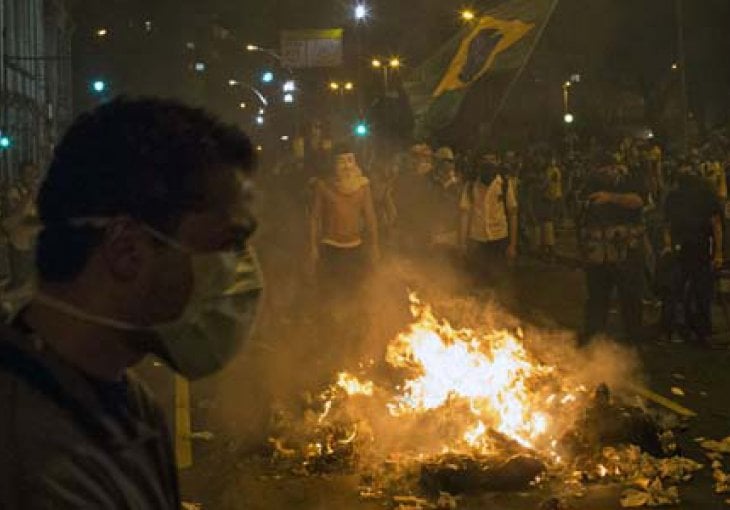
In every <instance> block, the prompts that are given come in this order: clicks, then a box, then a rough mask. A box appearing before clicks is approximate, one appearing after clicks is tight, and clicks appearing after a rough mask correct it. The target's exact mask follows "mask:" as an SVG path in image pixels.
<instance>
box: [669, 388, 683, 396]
mask: <svg viewBox="0 0 730 510" xmlns="http://www.w3.org/2000/svg"><path fill="white" fill-rule="evenodd" d="M671 392H672V395H676V396H678V397H684V395H685V393H684V390H683V389H682V388H680V387H679V386H672V389H671Z"/></svg>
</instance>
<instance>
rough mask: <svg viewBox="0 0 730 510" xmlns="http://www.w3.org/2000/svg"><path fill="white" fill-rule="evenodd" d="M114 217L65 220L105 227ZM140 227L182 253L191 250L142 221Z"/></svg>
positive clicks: (74, 223)
mask: <svg viewBox="0 0 730 510" xmlns="http://www.w3.org/2000/svg"><path fill="white" fill-rule="evenodd" d="M115 219H116V218H109V217H102V216H85V217H80V218H71V219H69V220H66V221H67V222H68V224H69V225H71V226H72V227H93V228H105V227H108V226H109V225H111V223H112V222H113V221H114V220H115ZM142 228H144V230H145V232H147V233H148V234H150V235H151V236H152V237H154V238H155V239H157V240H158V241H160V242H162V243H164V244H166V245H168V246H170V247H172V248H175V249H176V250H180V251H182V252H184V253H190V252H191V250H190V249H188V248H187V247H185V246H184V245H182V244H180V243H179V242H178V241H177V240H175V239H173V238H172V237H169V236H167V235H165V234H163V233H162V232H160V231H159V230H155V229H154V228H152V227H150V226H149V225H147V224H146V223H142Z"/></svg>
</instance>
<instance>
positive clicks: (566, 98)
mask: <svg viewBox="0 0 730 510" xmlns="http://www.w3.org/2000/svg"><path fill="white" fill-rule="evenodd" d="M570 87H572V83H571V82H570V81H566V82H565V83H563V115H568V112H569V111H570Z"/></svg>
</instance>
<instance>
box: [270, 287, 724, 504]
mask: <svg viewBox="0 0 730 510" xmlns="http://www.w3.org/2000/svg"><path fill="white" fill-rule="evenodd" d="M411 311H412V313H413V316H414V319H415V320H414V322H413V323H412V324H411V325H410V327H409V328H408V329H407V331H405V332H403V333H401V334H400V335H398V336H397V337H396V338H395V339H394V340H393V341H392V342H391V343H390V344H389V345H388V346H387V349H386V354H385V359H384V363H381V364H376V363H374V362H371V363H369V364H367V365H363V366H361V367H360V371H359V372H358V374H352V373H348V372H341V373H339V374H338V375H337V379H336V381H335V382H334V384H332V385H331V386H330V387H328V388H327V389H326V390H325V391H323V392H322V393H320V394H319V395H316V396H311V395H310V396H309V397H308V399H307V402H306V405H305V409H304V411H303V413H302V414H303V418H301V419H297V418H296V417H292V416H289V417H287V416H284V415H281V416H279V420H278V421H277V422H276V423H275V424H274V435H273V437H272V438H271V439H270V442H271V446H272V452H273V459H274V462H275V464H276V466H277V468H278V469H288V470H291V472H294V473H296V474H301V475H313V474H326V473H343V472H351V473H358V474H360V477H361V486H360V495H361V497H362V498H363V499H383V500H386V501H389V502H391V503H392V504H393V506H395V507H397V508H401V509H403V510H405V509H415V508H446V509H450V508H456V507H457V501H458V500H457V497H460V496H463V495H470V494H478V493H480V492H491V491H521V490H529V489H531V488H533V487H537V486H549V487H550V489H551V493H554V494H560V495H561V497H565V498H566V499H570V498H576V497H581V496H583V495H584V494H585V487H586V485H587V484H591V483H622V484H625V485H627V486H628V489H627V490H626V492H625V493H624V495H623V497H622V504H623V505H624V506H627V507H632V506H659V505H663V504H676V503H677V502H678V501H679V491H678V489H677V485H678V484H679V483H681V482H686V481H688V480H689V479H690V478H691V476H692V473H693V472H695V471H697V470H698V469H700V468H701V466H700V465H699V464H697V463H695V462H693V461H691V460H688V459H684V458H682V457H679V456H677V452H676V443H675V441H674V437H673V435H672V432H671V431H663V430H660V428H659V427H658V425H657V424H656V422H655V421H654V420H653V419H651V418H650V417H649V415H648V414H647V413H646V412H645V411H644V410H643V409H639V408H637V407H631V406H626V405H622V403H621V402H619V401H618V400H617V399H616V398H615V397H614V396H613V395H612V394H611V391H610V389H609V388H608V387H607V386H606V385H598V386H596V387H591V388H589V387H588V385H587V384H586V383H585V382H584V381H581V380H580V377H579V376H578V375H577V374H574V373H570V372H569V371H567V370H565V368H563V367H558V366H556V365H554V364H549V363H546V362H543V361H541V360H540V359H538V357H537V355H536V354H534V353H532V352H530V351H529V350H528V349H527V347H526V344H525V342H524V341H523V339H522V333H521V332H520V331H517V332H515V333H514V334H512V333H510V332H507V331H497V332H484V331H479V330H475V329H469V328H461V329H458V328H455V327H453V326H451V324H450V323H449V322H447V321H446V320H439V319H437V318H436V315H435V314H434V312H433V310H432V308H431V307H430V306H428V305H426V304H423V303H422V302H420V301H419V300H418V299H417V298H416V297H415V296H412V297H411ZM727 480H728V483H730V477H729V478H728V479H727ZM555 501H558V500H557V499H556V500H555ZM554 507H555V508H560V506H559V505H558V504H557V503H556V506H554Z"/></svg>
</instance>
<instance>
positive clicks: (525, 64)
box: [487, 0, 560, 134]
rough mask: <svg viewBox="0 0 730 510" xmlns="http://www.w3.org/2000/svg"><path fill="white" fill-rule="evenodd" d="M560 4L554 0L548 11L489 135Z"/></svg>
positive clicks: (512, 81) (513, 79) (497, 110)
mask: <svg viewBox="0 0 730 510" xmlns="http://www.w3.org/2000/svg"><path fill="white" fill-rule="evenodd" d="M558 2H560V0H553V3H552V5H551V6H550V10H549V11H548V14H547V16H546V17H545V21H544V22H543V24H542V26H541V27H540V31H539V32H538V33H537V36H536V37H535V40H534V41H533V43H532V46H531V47H530V51H529V52H528V53H527V56H526V57H525V61H524V62H523V64H522V66H521V67H520V68H519V69H518V70H517V72H516V73H515V75H514V76H513V77H512V80H511V81H510V83H509V85H508V86H507V90H506V91H505V93H504V94H503V95H502V99H501V100H500V102H499V105H497V109H496V110H494V113H493V114H492V117H491V118H490V119H489V124H488V129H487V133H489V134H491V133H492V129H493V128H494V123H495V122H496V121H497V118H498V117H499V114H500V113H502V110H503V109H504V107H505V105H506V104H507V99H508V98H509V96H510V95H511V94H512V90H513V89H514V88H515V85H517V82H518V81H519V80H520V77H521V76H522V73H523V72H524V71H525V68H526V67H527V64H528V63H529V62H530V60H531V59H532V54H533V53H534V52H535V49H536V48H537V45H538V43H539V42H540V40H541V39H542V35H543V34H544V33H545V29H546V28H547V26H548V23H549V22H550V18H552V17H553V13H554V12H555V9H556V8H557V7H558Z"/></svg>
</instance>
